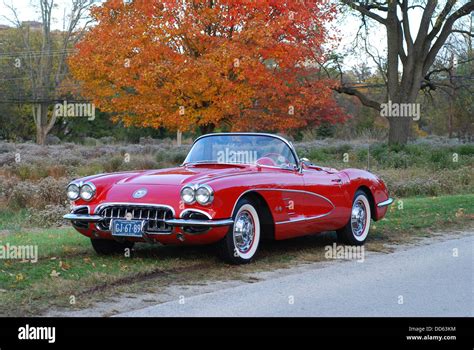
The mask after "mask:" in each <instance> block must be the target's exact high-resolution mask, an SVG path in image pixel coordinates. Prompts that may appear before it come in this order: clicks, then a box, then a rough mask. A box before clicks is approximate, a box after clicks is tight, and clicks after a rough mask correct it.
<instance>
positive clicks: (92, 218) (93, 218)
mask: <svg viewBox="0 0 474 350" xmlns="http://www.w3.org/2000/svg"><path fill="white" fill-rule="evenodd" d="M63 219H65V220H71V221H86V222H99V221H102V219H103V218H102V216H99V215H86V214H72V213H71V214H66V215H64V216H63Z"/></svg>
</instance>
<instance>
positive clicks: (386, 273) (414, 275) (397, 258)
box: [116, 234, 474, 317]
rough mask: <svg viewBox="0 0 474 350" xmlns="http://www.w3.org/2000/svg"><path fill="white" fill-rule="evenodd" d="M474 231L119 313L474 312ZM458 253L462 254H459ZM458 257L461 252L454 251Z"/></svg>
mask: <svg viewBox="0 0 474 350" xmlns="http://www.w3.org/2000/svg"><path fill="white" fill-rule="evenodd" d="M473 251H474V235H472V234H471V235H470V236H463V237H461V238H457V239H450V240H445V241H436V242H434V243H432V244H425V243H423V244H422V245H417V246H414V247H409V248H406V249H404V250H398V251H395V252H394V253H391V254H369V255H367V256H366V259H365V261H364V262H362V263H361V262H357V261H344V262H340V263H332V264H329V265H328V266H326V267H323V268H321V265H320V264H319V266H318V264H314V266H310V267H307V268H305V269H304V270H303V271H301V269H299V270H298V269H295V272H294V273H290V274H287V275H285V276H283V277H278V278H273V279H267V280H263V281H259V282H255V283H249V284H245V285H239V286H236V287H232V288H226V289H222V290H218V291H213V292H211V293H206V294H200V295H195V296H190V297H186V296H184V299H183V298H180V299H178V300H174V301H170V302H166V303H162V304H158V305H153V306H149V307H146V308H144V309H139V310H134V311H131V312H128V313H122V314H119V315H116V316H119V317H120V316H122V317H123V316H145V317H146V316H169V317H170V316H171V317H172V316H191V317H193V316H204V317H205V316H250V317H252V316H471V317H472V316H474V301H473V300H474V285H473V279H474V277H473V275H474V260H473ZM456 252H457V254H456ZM455 255H457V256H455Z"/></svg>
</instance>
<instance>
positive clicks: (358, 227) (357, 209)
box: [351, 200, 367, 237]
mask: <svg viewBox="0 0 474 350" xmlns="http://www.w3.org/2000/svg"><path fill="white" fill-rule="evenodd" d="M366 221H367V211H366V208H365V204H364V203H363V202H362V201H360V200H358V201H356V202H355V203H354V205H353V206H352V214H351V227H352V233H353V234H354V235H355V236H358V237H359V236H361V235H362V234H363V233H364V231H365V226H366Z"/></svg>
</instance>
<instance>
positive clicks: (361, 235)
mask: <svg viewBox="0 0 474 350" xmlns="http://www.w3.org/2000/svg"><path fill="white" fill-rule="evenodd" d="M370 218H371V212H370V202H369V199H368V198H367V194H366V193H365V192H364V191H360V190H359V191H357V192H356V193H355V195H354V200H353V202H352V210H351V217H350V219H349V222H348V223H347V225H346V226H344V227H343V228H342V229H340V230H338V231H337V238H338V240H339V241H341V242H342V243H345V244H350V245H362V244H364V243H365V240H366V239H367V235H368V234H369V229H370Z"/></svg>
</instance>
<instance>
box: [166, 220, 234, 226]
mask: <svg viewBox="0 0 474 350" xmlns="http://www.w3.org/2000/svg"><path fill="white" fill-rule="evenodd" d="M165 224H167V225H170V226H210V227H218V226H230V225H233V224H234V220H232V219H222V220H209V221H206V220H192V219H189V220H188V219H171V220H165Z"/></svg>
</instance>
